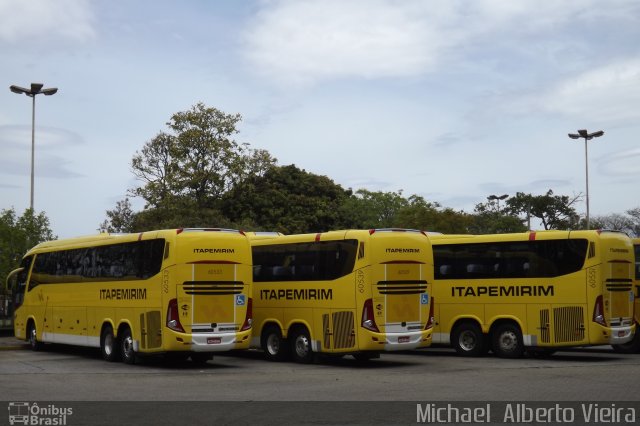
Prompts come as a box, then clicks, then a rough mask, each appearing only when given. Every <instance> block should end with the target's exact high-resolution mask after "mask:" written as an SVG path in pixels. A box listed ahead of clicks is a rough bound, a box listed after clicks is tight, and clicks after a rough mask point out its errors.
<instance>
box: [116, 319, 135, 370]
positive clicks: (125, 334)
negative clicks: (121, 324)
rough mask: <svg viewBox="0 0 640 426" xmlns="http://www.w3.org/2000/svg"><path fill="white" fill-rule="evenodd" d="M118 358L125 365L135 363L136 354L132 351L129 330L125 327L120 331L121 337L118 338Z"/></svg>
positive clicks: (131, 338) (131, 339)
mask: <svg viewBox="0 0 640 426" xmlns="http://www.w3.org/2000/svg"><path fill="white" fill-rule="evenodd" d="M119 340H120V356H121V357H122V361H123V362H124V363H125V364H135V363H136V353H135V351H134V350H133V336H132V335H131V329H130V328H129V327H125V328H123V329H122V335H121V336H120V339H119Z"/></svg>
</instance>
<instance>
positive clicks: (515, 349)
mask: <svg viewBox="0 0 640 426" xmlns="http://www.w3.org/2000/svg"><path fill="white" fill-rule="evenodd" d="M493 352H494V353H495V354H496V355H498V356H499V357H500V358H520V357H521V356H522V354H523V353H524V343H523V341H522V332H521V331H520V328H518V327H517V326H515V325H513V324H502V325H500V326H498V328H496V330H495V331H494V332H493Z"/></svg>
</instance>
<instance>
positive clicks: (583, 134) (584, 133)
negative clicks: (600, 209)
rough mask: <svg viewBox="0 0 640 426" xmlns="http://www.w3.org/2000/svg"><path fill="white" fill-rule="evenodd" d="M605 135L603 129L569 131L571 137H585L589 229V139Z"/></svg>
mask: <svg viewBox="0 0 640 426" xmlns="http://www.w3.org/2000/svg"><path fill="white" fill-rule="evenodd" d="M602 135H604V132H603V131H602V130H598V131H597V132H593V133H589V132H587V130H586V129H582V130H578V133H577V134H576V133H569V137H570V138H571V139H580V138H584V174H585V188H586V191H587V218H586V219H587V229H589V153H588V150H587V141H589V140H591V139H593V138H599V137H600V136H602Z"/></svg>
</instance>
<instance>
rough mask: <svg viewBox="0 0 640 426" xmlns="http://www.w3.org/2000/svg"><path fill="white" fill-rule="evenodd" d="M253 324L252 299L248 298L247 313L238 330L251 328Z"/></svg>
mask: <svg viewBox="0 0 640 426" xmlns="http://www.w3.org/2000/svg"><path fill="white" fill-rule="evenodd" d="M252 324H253V299H252V298H249V301H248V302H247V314H246V315H245V317H244V323H243V324H242V328H241V329H240V331H246V330H249V329H250V328H251V325H252Z"/></svg>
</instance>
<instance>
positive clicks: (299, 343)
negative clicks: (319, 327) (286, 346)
mask: <svg viewBox="0 0 640 426" xmlns="http://www.w3.org/2000/svg"><path fill="white" fill-rule="evenodd" d="M296 354H297V355H298V356H299V357H300V358H305V357H306V356H307V355H308V354H309V339H307V336H298V337H297V338H296Z"/></svg>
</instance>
